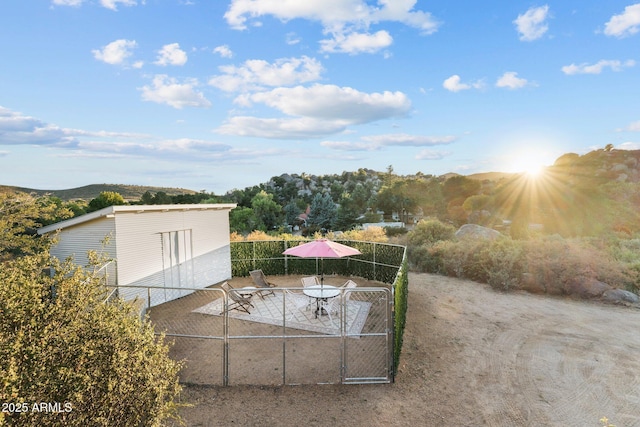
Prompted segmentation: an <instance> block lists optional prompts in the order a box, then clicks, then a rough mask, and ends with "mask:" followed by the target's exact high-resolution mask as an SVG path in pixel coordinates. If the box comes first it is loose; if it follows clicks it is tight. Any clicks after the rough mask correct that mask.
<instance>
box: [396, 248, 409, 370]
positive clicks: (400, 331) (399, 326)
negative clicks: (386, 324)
mask: <svg viewBox="0 0 640 427" xmlns="http://www.w3.org/2000/svg"><path fill="white" fill-rule="evenodd" d="M393 287H394V288H393V289H394V304H393V308H394V325H393V329H394V334H393V339H394V343H393V362H394V363H393V366H394V371H395V372H394V374H396V373H397V371H398V367H399V363H400V353H401V351H402V343H403V339H404V329H405V325H406V322H407V310H408V308H409V307H408V302H409V269H408V267H407V262H406V260H404V261H403V263H402V267H400V271H399V272H398V275H397V276H396V280H395V282H394V284H393Z"/></svg>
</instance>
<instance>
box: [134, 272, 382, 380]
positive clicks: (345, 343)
mask: <svg viewBox="0 0 640 427" xmlns="http://www.w3.org/2000/svg"><path fill="white" fill-rule="evenodd" d="M334 280H335V279H334ZM329 287H330V286H329ZM272 289H273V291H274V292H273V294H269V295H266V294H263V293H260V292H256V290H255V289H250V288H239V289H236V290H237V291H238V293H239V295H241V296H244V297H246V298H249V301H250V305H248V306H247V311H248V313H247V312H245V311H243V310H242V307H239V306H237V305H236V302H235V301H233V299H232V298H230V295H229V293H227V292H225V291H223V290H222V289H220V288H218V287H212V288H206V289H185V288H181V289H180V291H181V295H183V296H182V297H180V298H178V299H175V300H172V301H169V302H165V303H163V304H159V305H157V306H153V307H151V308H148V309H147V314H148V316H149V318H150V320H151V321H152V322H153V324H154V325H155V327H156V329H157V331H158V332H159V333H164V334H165V336H166V337H167V339H168V340H169V341H170V342H172V347H171V350H170V351H171V356H172V357H173V358H175V359H177V360H182V361H183V362H184V366H183V369H182V371H181V374H180V375H181V381H182V382H184V383H193V384H203V385H245V384H247V385H248V384H251V385H280V384H318V383H331V384H337V383H388V382H391V381H392V380H393V326H392V307H393V301H392V292H391V290H390V289H389V288H388V287H357V288H350V289H339V292H338V294H337V295H336V296H334V297H328V298H313V297H309V296H306V295H305V294H304V289H303V288H301V287H277V288H272ZM138 291H139V292H136V293H137V294H138V295H144V294H145V293H146V294H148V295H151V294H152V291H154V290H153V289H147V288H145V289H138ZM232 292H233V291H232ZM291 295H294V296H295V297H296V298H292V297H291ZM331 300H333V301H331ZM300 301H302V302H303V304H300ZM305 301H306V303H304V302H305ZM152 305H153V304H152ZM142 306H147V304H142Z"/></svg>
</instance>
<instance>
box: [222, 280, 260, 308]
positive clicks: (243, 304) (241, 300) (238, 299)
mask: <svg viewBox="0 0 640 427" xmlns="http://www.w3.org/2000/svg"><path fill="white" fill-rule="evenodd" d="M220 288H221V289H222V290H223V291H225V292H226V293H227V295H228V296H229V298H230V299H231V301H230V302H228V303H227V311H229V310H238V311H244V312H245V313H247V314H251V312H250V311H249V307H252V308H255V307H254V305H253V304H252V303H251V296H252V295H248V296H243V295H240V294H239V293H238V291H236V290H235V289H233V288H232V287H231V285H230V284H229V283H227V282H224V283H223V284H222V285H220ZM220 314H224V311H222V312H221V313H220Z"/></svg>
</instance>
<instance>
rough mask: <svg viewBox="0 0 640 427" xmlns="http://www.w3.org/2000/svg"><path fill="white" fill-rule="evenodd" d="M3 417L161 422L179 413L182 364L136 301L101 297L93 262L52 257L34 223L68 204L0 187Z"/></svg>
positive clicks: (35, 421) (33, 421)
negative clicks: (170, 354) (81, 263)
mask: <svg viewBox="0 0 640 427" xmlns="http://www.w3.org/2000/svg"><path fill="white" fill-rule="evenodd" d="M0 213H1V215H0V377H1V378H2V381H0V402H2V403H3V405H6V407H4V406H3V409H2V412H0V425H4V423H7V424H8V425H20V426H59V425H66V426H82V425H95V426H113V425H123V426H124V425H140V426H142V425H144V426H156V425H161V423H162V422H163V421H164V420H167V419H170V418H172V417H175V416H177V409H178V405H177V403H176V399H177V397H178V395H179V393H180V389H181V388H180V385H179V384H178V370H179V369H180V363H178V362H176V361H173V360H171V359H170V358H169V357H168V346H167V344H166V343H165V342H164V339H163V337H162V336H156V334H155V331H154V329H153V326H152V325H151V324H150V323H149V322H148V321H147V320H146V319H141V318H140V314H139V312H138V311H137V310H135V308H134V307H132V306H131V305H129V304H125V303H124V302H122V301H119V300H117V299H115V300H113V301H111V302H110V303H109V304H106V303H105V299H106V297H107V293H106V288H105V286H104V285H103V283H102V282H101V278H100V275H99V274H97V273H96V271H95V267H97V266H98V265H100V264H102V263H103V261H104V260H103V259H102V257H101V256H100V254H98V253H94V254H91V257H90V258H91V260H92V261H91V265H89V266H86V267H81V266H77V265H75V264H74V263H73V260H64V261H57V260H55V259H53V258H52V257H51V256H50V255H49V247H50V245H51V243H52V241H51V240H49V239H48V238H46V237H36V236H35V235H34V233H33V229H34V228H35V227H38V226H39V225H40V224H42V223H43V222H45V221H51V220H52V219H53V218H65V217H68V216H70V215H71V213H70V212H69V211H68V210H67V209H66V208H64V207H61V206H59V205H58V204H56V203H52V202H51V200H48V199H41V198H35V197H31V196H28V195H25V194H8V193H0Z"/></svg>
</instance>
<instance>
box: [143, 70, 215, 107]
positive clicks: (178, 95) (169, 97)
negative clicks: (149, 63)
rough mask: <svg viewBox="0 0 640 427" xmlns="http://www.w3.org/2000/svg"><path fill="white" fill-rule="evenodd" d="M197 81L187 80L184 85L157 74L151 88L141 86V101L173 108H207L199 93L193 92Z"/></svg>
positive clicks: (205, 100) (208, 105)
mask: <svg viewBox="0 0 640 427" xmlns="http://www.w3.org/2000/svg"><path fill="white" fill-rule="evenodd" d="M197 86H198V81H197V80H195V79H188V80H186V81H185V82H184V83H178V82H177V80H176V79H174V78H170V77H168V76H166V75H164V74H158V75H156V76H155V77H154V78H153V83H152V86H143V87H142V88H140V90H141V91H142V99H143V100H145V101H151V102H157V103H158V104H167V105H170V106H172V107H173V108H177V109H182V108H184V107H197V108H207V107H210V106H211V102H209V101H208V100H207V99H206V98H205V97H204V95H203V94H202V93H201V92H198V91H196V90H195V88H196V87H197Z"/></svg>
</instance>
